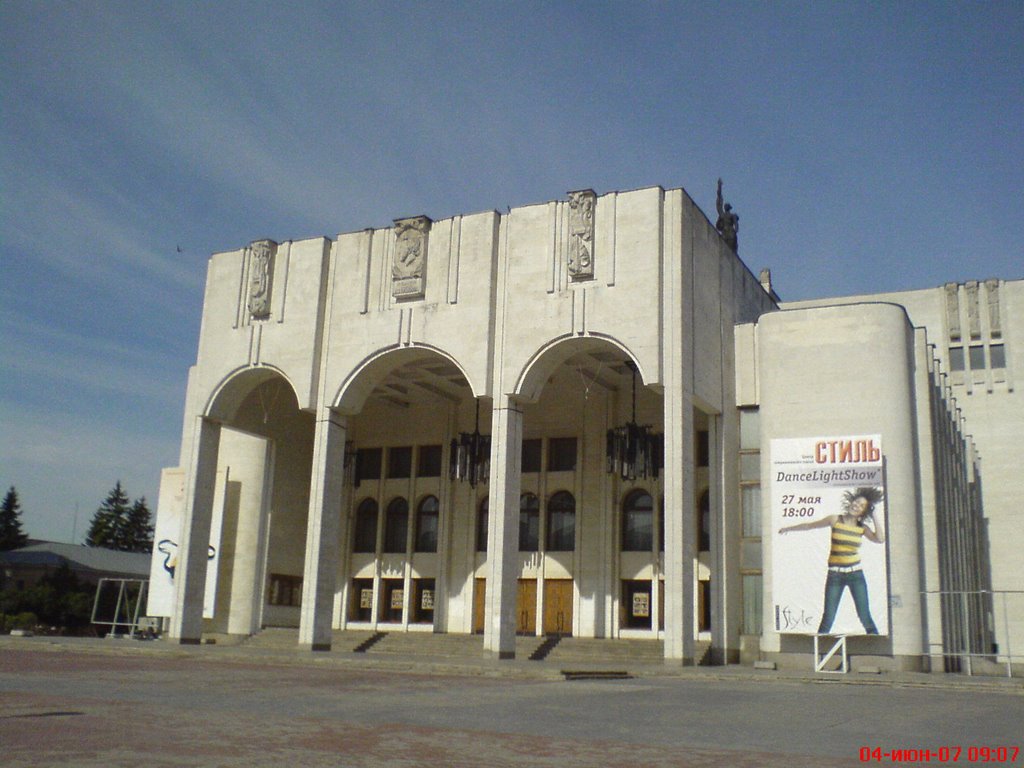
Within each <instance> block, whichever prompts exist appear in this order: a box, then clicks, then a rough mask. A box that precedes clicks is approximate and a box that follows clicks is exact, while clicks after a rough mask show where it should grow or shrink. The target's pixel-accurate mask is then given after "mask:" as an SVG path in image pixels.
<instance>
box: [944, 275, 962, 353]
mask: <svg viewBox="0 0 1024 768" xmlns="http://www.w3.org/2000/svg"><path fill="white" fill-rule="evenodd" d="M943 287H944V288H945V289H946V325H948V326H949V338H950V339H951V340H953V341H957V340H958V339H959V338H960V295H959V294H960V285H959V284H958V283H946V284H945V285H944V286H943Z"/></svg>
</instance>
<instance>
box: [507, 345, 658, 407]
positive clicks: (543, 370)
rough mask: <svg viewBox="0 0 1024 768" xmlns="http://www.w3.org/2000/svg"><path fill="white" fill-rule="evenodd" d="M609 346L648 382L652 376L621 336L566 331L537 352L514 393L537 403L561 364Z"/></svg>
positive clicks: (523, 370)
mask: <svg viewBox="0 0 1024 768" xmlns="http://www.w3.org/2000/svg"><path fill="white" fill-rule="evenodd" d="M608 348H614V349H616V350H618V351H619V352H621V353H622V354H624V355H625V356H626V357H627V358H628V359H629V360H630V361H632V363H633V364H634V365H636V367H637V372H638V373H639V374H640V381H641V383H646V381H647V378H648V376H645V375H644V370H643V368H642V367H641V366H640V363H639V362H638V360H637V356H636V355H635V354H634V353H633V351H632V350H631V349H630V348H629V347H628V346H627V345H626V344H623V343H622V342H621V341H619V340H618V339H616V338H614V337H613V336H604V335H589V336H573V335H570V334H566V335H565V336H560V337H558V338H555V339H552V340H550V341H548V342H547V343H546V344H544V345H543V346H541V347H539V348H538V349H537V350H536V351H535V352H534V353H533V355H532V356H531V357H530V359H529V360H528V361H527V362H526V365H524V366H523V369H522V371H520V373H519V377H518V379H517V381H516V385H515V388H514V389H513V391H512V392H511V394H512V396H513V397H514V398H515V399H516V400H519V401H521V402H527V403H535V402H537V400H538V399H539V398H540V395H541V392H542V391H543V389H544V385H545V384H546V383H547V381H548V379H549V378H550V377H551V375H552V374H553V373H554V372H555V370H556V369H557V368H558V367H559V366H561V365H562V364H563V363H565V362H566V361H568V360H569V359H570V358H571V357H573V356H574V355H577V354H579V353H580V352H588V351H601V350H604V349H608Z"/></svg>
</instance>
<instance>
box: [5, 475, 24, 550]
mask: <svg viewBox="0 0 1024 768" xmlns="http://www.w3.org/2000/svg"><path fill="white" fill-rule="evenodd" d="M27 543H28V536H26V535H25V532H24V531H23V530H22V529H21V505H20V504H19V503H18V492H17V491H16V490H14V486H13V485H12V486H11V487H10V489H8V491H7V495H6V496H4V503H3V506H2V507H0V551H4V550H8V549H18V548H19V547H24V546H25V545H26V544H27Z"/></svg>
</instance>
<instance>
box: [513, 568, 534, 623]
mask: <svg viewBox="0 0 1024 768" xmlns="http://www.w3.org/2000/svg"><path fill="white" fill-rule="evenodd" d="M516 632H519V633H520V634H525V635H533V634H536V633H537V580H536V579H520V580H519V589H518V591H517V592H516Z"/></svg>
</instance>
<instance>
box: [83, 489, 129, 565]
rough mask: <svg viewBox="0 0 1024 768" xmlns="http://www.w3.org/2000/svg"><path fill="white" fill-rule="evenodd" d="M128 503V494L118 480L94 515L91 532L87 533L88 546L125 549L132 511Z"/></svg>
mask: <svg viewBox="0 0 1024 768" xmlns="http://www.w3.org/2000/svg"><path fill="white" fill-rule="evenodd" d="M128 505H129V501H128V496H127V494H126V493H125V492H124V490H123V489H122V488H121V481H120V480H118V481H117V483H116V484H115V485H114V487H113V489H111V491H110V493H108V494H107V498H106V499H104V500H103V503H102V504H101V505H100V508H99V509H97V510H96V513H95V514H94V515H93V516H92V521H91V522H90V523H89V532H88V533H87V534H86V535H85V544H86V546H89V547H104V548H105V549H124V547H123V545H122V543H123V541H124V536H125V526H126V524H127V522H128V514H129V512H130V510H129V506H128Z"/></svg>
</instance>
